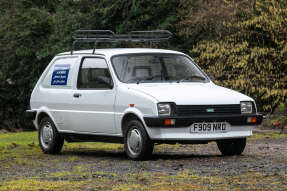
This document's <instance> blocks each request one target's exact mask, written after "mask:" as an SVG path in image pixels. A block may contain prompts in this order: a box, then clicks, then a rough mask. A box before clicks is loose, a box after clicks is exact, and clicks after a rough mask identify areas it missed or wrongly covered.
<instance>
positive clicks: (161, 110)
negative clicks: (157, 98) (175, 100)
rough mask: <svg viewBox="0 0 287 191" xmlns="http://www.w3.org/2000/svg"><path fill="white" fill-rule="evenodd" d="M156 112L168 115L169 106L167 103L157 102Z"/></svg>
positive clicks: (169, 111)
mask: <svg viewBox="0 0 287 191" xmlns="http://www.w3.org/2000/svg"><path fill="white" fill-rule="evenodd" d="M157 109H158V114H159V115H170V113H171V106H170V104H169V103H159V104H157Z"/></svg>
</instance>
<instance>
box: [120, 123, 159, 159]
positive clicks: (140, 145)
mask: <svg viewBox="0 0 287 191" xmlns="http://www.w3.org/2000/svg"><path fill="white" fill-rule="evenodd" d="M124 144H125V145H124V147H125V152H126V154H127V156H128V157H129V158H131V159H133V160H143V159H147V158H148V157H150V156H151V154H152V151H153V147H154V143H153V142H152V141H151V140H150V139H149V137H148V135H147V133H146V131H145V129H144V127H143V125H142V123H141V122H140V121H138V120H131V121H129V122H128V123H127V126H126V131H125V139H124Z"/></svg>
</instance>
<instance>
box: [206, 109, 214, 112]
mask: <svg viewBox="0 0 287 191" xmlns="http://www.w3.org/2000/svg"><path fill="white" fill-rule="evenodd" d="M206 112H214V109H206Z"/></svg>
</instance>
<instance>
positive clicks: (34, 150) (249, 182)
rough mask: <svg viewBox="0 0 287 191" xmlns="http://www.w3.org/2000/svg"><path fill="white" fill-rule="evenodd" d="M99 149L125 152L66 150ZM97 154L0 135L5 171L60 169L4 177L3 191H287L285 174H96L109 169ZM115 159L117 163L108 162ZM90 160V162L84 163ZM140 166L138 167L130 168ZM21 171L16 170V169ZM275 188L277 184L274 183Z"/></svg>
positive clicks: (32, 135) (27, 135) (28, 136)
mask: <svg viewBox="0 0 287 191" xmlns="http://www.w3.org/2000/svg"><path fill="white" fill-rule="evenodd" d="M279 138H287V135H286V134H279V133H260V134H258V133H256V134H255V135H254V136H253V137H252V138H250V140H259V139H279ZM166 147H172V148H179V147H180V145H178V144H177V145H171V146H167V145H160V146H157V147H156V150H161V149H163V148H166ZM82 149H83V150H86V151H91V150H93V151H94V150H96V151H97V152H101V151H102V152H104V151H112V152H111V153H121V152H122V149H123V147H122V145H120V144H108V143H69V144H65V146H64V151H66V153H67V151H69V152H70V151H74V150H77V151H80V150H82ZM93 157H95V156H93V155H91V156H89V155H85V156H82V155H77V154H73V153H72V154H69V153H68V154H63V155H44V154H43V153H42V152H41V150H40V148H39V145H38V140H37V132H23V133H8V134H0V171H7V172H9V173H16V172H17V171H21V172H22V171H26V172H30V171H31V172H32V171H33V169H41V168H44V169H45V168H51V166H53V168H54V169H55V171H53V172H50V171H47V172H46V171H44V172H41V173H40V172H39V173H38V174H37V173H36V174H35V173H34V175H33V174H32V175H31V176H28V177H26V176H25V175H21V174H20V175H19V174H18V175H17V174H16V175H15V176H10V178H4V177H0V191H6V190H7V191H8V190H9V191H10V190H11V191H13V190H17V191H18V190H20V191H21V190H23V191H24V190H25V191H26V190H41V191H48V190H122V191H124V190H157V191H158V190H231V189H235V190H272V189H274V186H275V185H276V189H281V190H286V189H287V186H286V184H282V182H287V176H286V175H285V174H284V172H278V173H276V174H274V173H270V174H266V173H265V174H263V173H258V172H252V171H246V172H244V173H242V174H240V175H238V176H224V175H223V174H218V175H217V176H206V175H205V176H204V175H199V174H196V173H193V172H190V171H188V170H183V171H179V172H178V173H177V174H167V173H164V172H156V171H151V172H148V171H144V170H140V171H139V172H138V173H119V172H107V171H105V170H91V169H90V168H91V167H93V166H94V165H95V166H101V165H103V166H104V163H105V161H104V160H103V161H98V163H96V164H93V163H92V164H89V162H90V161H91V162H94V160H91V158H93ZM107 160H116V159H107ZM79 161H86V162H87V163H79ZM147 162H149V161H144V162H134V161H130V160H128V159H125V160H122V159H121V160H118V161H115V163H114V164H115V165H122V164H123V165H125V164H129V165H131V166H132V164H137V165H144V164H145V163H147ZM69 163H70V164H71V165H72V168H71V170H67V169H65V168H62V166H61V165H62V164H69ZM131 168H138V167H135V166H133V167H131ZM15 169H16V170H15ZM273 184H274V185H273Z"/></svg>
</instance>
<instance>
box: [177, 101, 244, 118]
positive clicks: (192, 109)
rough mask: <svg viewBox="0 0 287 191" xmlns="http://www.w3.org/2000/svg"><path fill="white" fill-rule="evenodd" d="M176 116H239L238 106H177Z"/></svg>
mask: <svg viewBox="0 0 287 191" xmlns="http://www.w3.org/2000/svg"><path fill="white" fill-rule="evenodd" d="M176 114H177V115H178V116H188V115H226V114H241V109H240V104H226V105H177V106H176Z"/></svg>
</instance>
